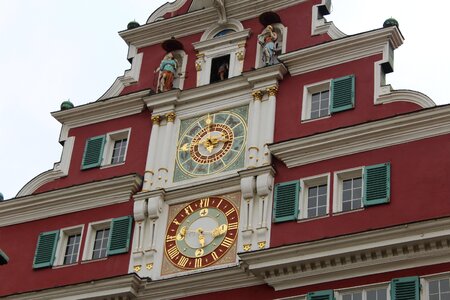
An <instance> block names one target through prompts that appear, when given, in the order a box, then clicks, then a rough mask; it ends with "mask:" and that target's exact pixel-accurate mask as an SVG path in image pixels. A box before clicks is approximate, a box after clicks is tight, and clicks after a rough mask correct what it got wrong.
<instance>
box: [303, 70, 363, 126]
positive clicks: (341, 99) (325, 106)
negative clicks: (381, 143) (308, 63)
mask: <svg viewBox="0 0 450 300" xmlns="http://www.w3.org/2000/svg"><path fill="white" fill-rule="evenodd" d="M302 99H303V101H302V117H301V118H302V121H308V120H316V119H321V118H325V117H328V116H330V115H331V114H333V113H337V112H341V111H346V110H349V109H352V108H354V107H355V76H354V75H348V76H344V77H340V78H334V79H327V80H324V81H321V82H317V83H313V84H308V85H305V86H304V88H303V98H302Z"/></svg>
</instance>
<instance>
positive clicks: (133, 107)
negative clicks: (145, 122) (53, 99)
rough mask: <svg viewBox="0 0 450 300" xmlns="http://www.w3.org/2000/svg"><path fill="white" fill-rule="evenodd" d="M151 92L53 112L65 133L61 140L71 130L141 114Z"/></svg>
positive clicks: (144, 91)
mask: <svg viewBox="0 0 450 300" xmlns="http://www.w3.org/2000/svg"><path fill="white" fill-rule="evenodd" d="M148 94H149V90H143V91H140V92H136V93H133V94H129V95H123V96H119V97H116V98H111V99H107V100H101V101H96V102H92V103H88V104H85V105H80V106H76V107H74V108H71V109H67V110H61V111H56V112H52V116H53V117H54V118H55V119H56V120H58V122H60V123H61V124H62V125H63V126H66V127H63V129H64V132H62V133H61V137H60V139H64V138H65V137H64V134H67V133H68V132H69V130H70V129H71V128H75V127H81V126H86V125H90V124H95V123H100V122H104V121H108V120H113V119H117V118H121V117H126V116H130V115H135V114H139V113H141V112H142V111H143V109H144V107H143V106H144V102H143V101H142V99H143V97H145V96H147V95H148Z"/></svg>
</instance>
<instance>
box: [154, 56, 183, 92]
mask: <svg viewBox="0 0 450 300" xmlns="http://www.w3.org/2000/svg"><path fill="white" fill-rule="evenodd" d="M177 69H178V62H177V60H176V59H175V57H174V55H173V53H172V52H169V53H167V54H166V55H165V56H164V58H163V60H162V61H161V64H160V65H159V67H158V68H157V69H156V70H155V73H156V72H159V76H158V93H162V92H167V91H170V90H171V89H172V88H173V81H174V79H175V74H176V72H177Z"/></svg>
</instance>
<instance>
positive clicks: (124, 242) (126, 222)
mask: <svg viewBox="0 0 450 300" xmlns="http://www.w3.org/2000/svg"><path fill="white" fill-rule="evenodd" d="M131 221H132V218H131V216H126V217H121V218H117V219H113V220H112V221H111V230H110V231H109V239H108V255H114V254H120V253H126V252H128V250H129V247H130V236H131Z"/></svg>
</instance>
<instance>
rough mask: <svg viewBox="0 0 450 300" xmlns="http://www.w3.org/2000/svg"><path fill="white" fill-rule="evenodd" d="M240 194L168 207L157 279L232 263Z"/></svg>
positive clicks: (208, 198)
mask: <svg viewBox="0 0 450 300" xmlns="http://www.w3.org/2000/svg"><path fill="white" fill-rule="evenodd" d="M240 198H241V194H240V193H234V194H228V195H222V196H211V197H206V198H201V199H197V200H194V201H192V202H190V203H185V204H179V205H174V206H171V207H170V209H169V217H168V223H167V231H166V234H165V240H164V259H163V266H162V270H161V275H163V276H164V275H168V274H173V273H177V272H182V271H189V270H197V269H202V268H205V267H208V266H212V265H223V264H230V263H235V262H236V243H237V235H238V228H239V206H240Z"/></svg>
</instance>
